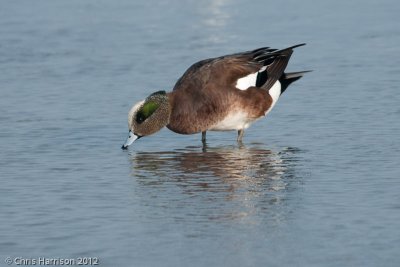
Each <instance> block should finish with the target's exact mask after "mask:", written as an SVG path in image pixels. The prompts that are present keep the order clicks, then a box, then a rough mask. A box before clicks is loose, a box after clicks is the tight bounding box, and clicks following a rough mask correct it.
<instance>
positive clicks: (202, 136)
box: [201, 131, 207, 143]
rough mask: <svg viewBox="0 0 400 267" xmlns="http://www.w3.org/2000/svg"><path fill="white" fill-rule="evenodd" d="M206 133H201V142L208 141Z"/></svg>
mask: <svg viewBox="0 0 400 267" xmlns="http://www.w3.org/2000/svg"><path fill="white" fill-rule="evenodd" d="M206 133H207V132H206V131H204V132H201V142H203V143H204V142H205V141H206Z"/></svg>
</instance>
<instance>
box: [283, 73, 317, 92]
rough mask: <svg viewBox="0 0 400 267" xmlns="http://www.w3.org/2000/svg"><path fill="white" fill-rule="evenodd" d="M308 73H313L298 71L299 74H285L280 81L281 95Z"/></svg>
mask: <svg viewBox="0 0 400 267" xmlns="http://www.w3.org/2000/svg"><path fill="white" fill-rule="evenodd" d="M307 72H311V70H306V71H298V72H290V73H283V75H282V76H281V78H280V79H279V81H280V83H281V94H282V93H283V92H285V90H286V88H288V86H289V85H290V84H291V83H292V82H294V81H297V80H298V79H300V78H301V77H303V75H304V74H305V73H307Z"/></svg>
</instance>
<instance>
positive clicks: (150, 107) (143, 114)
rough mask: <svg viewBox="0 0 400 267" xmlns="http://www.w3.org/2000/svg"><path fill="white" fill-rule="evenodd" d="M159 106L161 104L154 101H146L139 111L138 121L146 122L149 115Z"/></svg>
mask: <svg viewBox="0 0 400 267" xmlns="http://www.w3.org/2000/svg"><path fill="white" fill-rule="evenodd" d="M158 107H159V104H158V103H156V102H154V101H149V102H146V103H145V104H144V105H143V107H142V108H141V109H140V110H139V111H138V112H137V114H136V122H137V123H139V124H140V123H142V122H144V121H145V120H146V119H147V118H148V117H150V116H151V115H152V114H153V113H154V111H156V110H157V109H158Z"/></svg>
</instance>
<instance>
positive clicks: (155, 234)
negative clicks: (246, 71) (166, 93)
mask: <svg viewBox="0 0 400 267" xmlns="http://www.w3.org/2000/svg"><path fill="white" fill-rule="evenodd" d="M283 6H285V10H283V8H282V7H283ZM399 10H400V5H399V4H398V3H397V2H396V1H379V2H378V1H376V2H375V1H367V2H365V1H352V2H337V1H325V2H324V3H322V2H321V3H315V2H313V1H308V0H307V1H301V2H299V1H285V2H284V3H282V2H279V3H267V4H266V3H264V2H263V1H253V2H252V4H251V5H249V2H248V1H243V0H219V1H205V2H204V1H202V2H199V1H186V2H185V3H182V1H160V2H154V1H153V2H152V1H143V2H142V3H139V2H138V1H118V2H111V1H77V0H74V1H63V2H61V1H35V2H34V3H33V2H31V1H7V2H2V4H1V8H0V92H1V97H0V125H1V127H0V147H1V149H0V171H1V172H0V176H1V187H0V203H1V205H0V256H1V258H2V259H1V261H0V262H1V263H0V266H2V265H1V264H4V265H5V263H4V261H3V258H4V259H5V258H6V257H11V258H12V259H14V258H16V257H22V258H26V259H29V258H34V259H35V258H36V259H37V258H38V257H47V258H77V257H97V258H98V259H99V260H100V263H101V265H102V266H206V265H209V266H398V265H399V264H400V256H399V253H398V247H399V244H400V232H399V229H400V223H399V222H400V205H399V203H400V194H399V192H400V181H399V177H400V168H399V163H400V162H399V159H400V139H399V136H400V120H399V116H400V106H399V104H398V103H399V102H400V99H399V94H398V83H399V80H400V78H399V75H398V73H399V72H400V67H399V66H400V58H399V57H398V55H399V53H400V48H399V46H398V44H399V43H400V28H399V27H398V23H397V22H398V18H397V16H398V11H399ZM302 42H306V43H307V46H305V47H301V48H298V49H296V51H295V53H294V55H293V57H292V59H291V62H290V64H289V67H288V70H290V71H298V70H307V69H313V70H314V72H312V73H309V74H307V75H306V76H305V77H304V78H303V79H301V80H299V81H298V82H296V83H295V84H293V85H291V86H290V87H289V89H288V90H287V92H285V94H284V95H283V96H282V98H281V99H280V101H279V103H278V104H277V105H276V107H275V108H274V110H273V111H272V112H271V113H270V114H269V115H268V118H266V119H263V120H260V121H257V122H256V123H255V124H254V125H252V127H251V128H250V129H249V130H248V131H246V133H245V137H244V144H243V145H238V144H237V143H236V141H235V140H236V133H235V132H211V133H208V135H207V138H208V141H207V146H205V147H203V146H202V145H201V142H200V138H201V136H200V135H199V134H198V135H190V136H183V135H177V134H174V133H172V132H170V131H168V130H162V131H161V132H159V133H157V134H156V135H154V136H150V137H146V138H142V139H140V140H139V141H137V142H136V143H135V144H134V145H133V146H132V147H131V148H130V149H129V150H128V151H122V150H121V149H120V146H121V144H122V143H123V142H124V140H125V138H126V135H127V121H126V117H127V112H128V110H129V108H130V106H131V105H132V104H133V103H135V102H137V101H139V100H141V99H143V98H145V97H146V96H147V95H148V94H150V93H151V92H154V91H157V90H162V89H164V90H170V88H172V87H173V85H174V83H175V81H176V80H177V79H178V78H179V76H180V75H181V74H182V73H183V72H184V71H185V70H186V68H187V67H189V66H190V65H191V64H192V63H194V62H195V61H197V60H200V59H204V58H207V57H213V56H218V55H223V54H227V53H231V52H238V51H243V50H249V49H253V48H257V47H261V46H265V45H270V46H273V47H278V48H279V47H284V46H289V45H293V44H296V43H302Z"/></svg>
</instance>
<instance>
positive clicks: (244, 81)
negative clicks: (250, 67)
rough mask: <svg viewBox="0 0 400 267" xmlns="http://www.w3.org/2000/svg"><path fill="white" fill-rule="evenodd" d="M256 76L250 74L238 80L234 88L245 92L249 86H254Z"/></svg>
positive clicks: (255, 74)
mask: <svg viewBox="0 0 400 267" xmlns="http://www.w3.org/2000/svg"><path fill="white" fill-rule="evenodd" d="M257 75H258V72H256V73H251V74H249V75H247V76H244V77H243V78H240V79H238V80H237V82H236V88H237V89H239V90H246V89H247V88H249V87H251V86H256V81H257Z"/></svg>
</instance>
